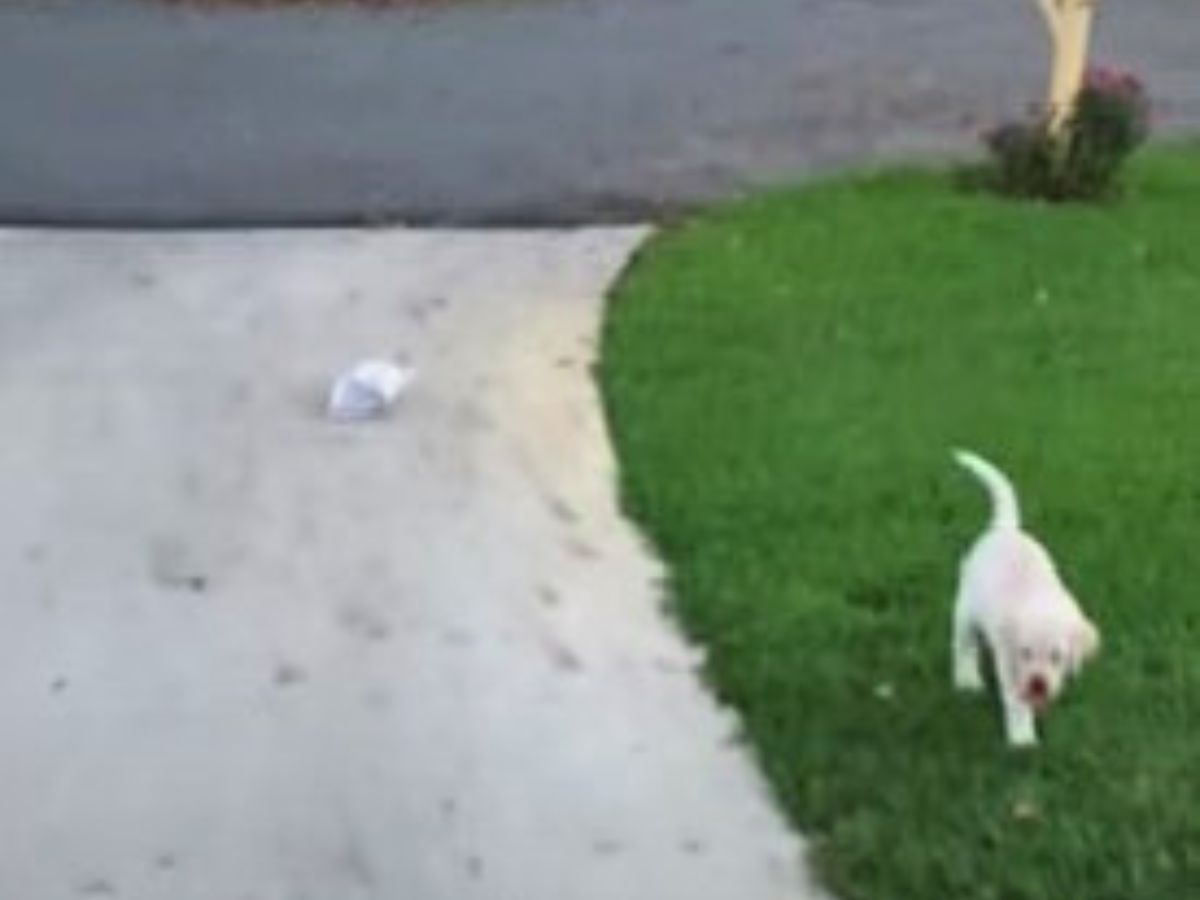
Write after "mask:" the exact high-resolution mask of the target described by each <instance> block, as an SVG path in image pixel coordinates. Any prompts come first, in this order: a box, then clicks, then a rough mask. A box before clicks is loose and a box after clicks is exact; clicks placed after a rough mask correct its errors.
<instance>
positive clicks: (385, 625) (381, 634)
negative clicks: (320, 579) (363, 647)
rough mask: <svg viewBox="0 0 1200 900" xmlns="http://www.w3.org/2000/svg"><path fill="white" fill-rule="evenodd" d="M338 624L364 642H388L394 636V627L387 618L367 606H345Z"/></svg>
mask: <svg viewBox="0 0 1200 900" xmlns="http://www.w3.org/2000/svg"><path fill="white" fill-rule="evenodd" d="M338 622H339V624H340V625H341V626H342V628H343V629H344V630H345V631H347V632H348V633H350V634H352V635H353V636H354V637H356V638H358V639H359V640H363V641H370V642H379V641H386V640H387V639H388V638H389V637H391V635H392V625H391V623H390V622H389V621H388V620H387V618H386V617H385V616H384V615H383V614H382V613H380V612H379V611H377V610H374V609H371V608H370V607H367V606H360V605H356V604H351V605H347V606H343V607H342V608H341V610H340V611H339V612H338Z"/></svg>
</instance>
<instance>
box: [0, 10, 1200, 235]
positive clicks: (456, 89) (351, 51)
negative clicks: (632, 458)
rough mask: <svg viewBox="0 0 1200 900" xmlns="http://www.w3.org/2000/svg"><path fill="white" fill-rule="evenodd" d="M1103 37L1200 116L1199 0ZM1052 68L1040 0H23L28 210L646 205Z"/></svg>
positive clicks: (518, 217) (6, 134) (7, 16)
mask: <svg viewBox="0 0 1200 900" xmlns="http://www.w3.org/2000/svg"><path fill="white" fill-rule="evenodd" d="M1098 41H1099V47H1098V54H1097V58H1099V59H1104V60H1112V61H1116V62H1123V63H1126V64H1129V65H1131V66H1134V67H1136V68H1137V69H1138V71H1140V72H1142V73H1144V74H1145V76H1146V77H1147V79H1148V82H1149V84H1150V86H1151V89H1152V90H1153V92H1154V94H1155V97H1156V98H1157V99H1158V101H1159V102H1160V107H1161V112H1162V118H1161V122H1162V125H1163V128H1164V129H1166V130H1168V131H1175V130H1179V129H1186V128H1195V127H1196V126H1197V125H1200V52H1197V49H1196V48H1197V47H1200V15H1197V14H1196V11H1195V0H1128V2H1119V0H1113V2H1105V3H1104V4H1103V8H1102V10H1101V15H1100V28H1099V35H1098ZM1046 64H1047V62H1046V52H1045V39H1044V36H1043V35H1042V33H1041V24H1040V22H1039V21H1038V17H1037V12H1036V8H1035V6H1034V4H1033V2H1032V0H528V2H504V0H498V2H493V0H488V2H482V3H474V2H471V3H463V4H458V5H454V4H452V5H451V6H450V7H449V8H443V9H442V10H440V11H425V12H419V13H413V12H411V11H408V12H404V11H400V12H397V11H392V12H386V13H383V12H370V11H365V12H364V11H363V10H362V9H344V8H343V9H324V10H321V9H316V10H314V9H306V10H290V11H286V10H278V9H275V10H269V11H260V12H256V13H246V12H245V11H244V10H243V11H237V10H234V11H230V10H225V11H220V12H218V11H213V10H211V9H206V10H199V11H198V10H197V9H195V8H191V9H187V8H185V9H182V10H181V9H179V8H178V7H168V6H167V5H166V4H165V3H158V2H155V0H3V2H0V122H2V123H3V131H2V133H0V221H7V222H10V223H11V222H66V223H70V224H78V223H80V222H90V223H97V224H98V223H105V224H112V223H119V224H130V223H140V224H180V223H185V224H214V223H215V224H224V225H229V224H246V223H257V224H262V223H271V224H291V223H295V222H317V223H349V222H359V221H371V220H375V219H381V218H382V219H399V220H402V221H405V222H407V223H410V224H415V223H424V222H439V223H446V222H450V223H474V224H477V223H491V222H503V223H509V224H511V223H518V222H547V221H549V222H563V221H572V222H580V221H583V222H595V221H611V220H621V221H630V220H643V219H645V218H646V217H647V216H649V215H651V214H652V213H654V212H656V211H657V210H659V209H661V208H668V209H669V208H674V207H678V206H680V205H687V204H690V203H694V202H697V201H702V200H705V199H708V198H711V197H714V196H720V195H724V194H727V193H729V192H731V191H735V190H737V189H739V188H740V187H741V186H743V185H747V184H759V183H762V182H769V181H774V180H777V179H780V178H785V177H793V176H794V175H795V174H796V173H797V172H806V171H812V170H814V169H821V168H826V167H829V166H834V165H838V166H840V165H845V164H847V163H854V162H858V161H862V160H865V159H878V158H885V157H896V156H909V155H928V154H938V153H945V152H958V151H962V150H970V149H972V148H974V147H975V144H976V142H975V133H976V131H977V130H978V128H979V126H980V124H981V123H982V122H988V121H993V120H994V119H995V118H997V117H1000V116H1005V115H1011V114H1012V113H1014V112H1019V111H1021V110H1022V109H1024V107H1025V105H1026V103H1027V102H1028V101H1029V100H1031V99H1036V98H1037V97H1038V96H1040V92H1041V84H1042V81H1043V77H1044V69H1045V66H1046Z"/></svg>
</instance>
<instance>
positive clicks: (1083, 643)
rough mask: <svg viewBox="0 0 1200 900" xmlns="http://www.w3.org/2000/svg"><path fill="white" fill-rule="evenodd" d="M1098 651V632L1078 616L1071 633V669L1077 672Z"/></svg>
mask: <svg viewBox="0 0 1200 900" xmlns="http://www.w3.org/2000/svg"><path fill="white" fill-rule="evenodd" d="M1099 650H1100V631H1099V629H1097V628H1096V626H1095V625H1093V624H1092V622H1091V620H1090V619H1088V618H1087V617H1085V616H1080V617H1079V621H1078V622H1077V623H1076V625H1075V630H1074V631H1072V632H1071V669H1072V671H1075V672H1078V671H1079V669H1080V668H1081V667H1082V666H1083V664H1084V663H1085V662H1087V661H1088V660H1089V659H1091V658H1092V657H1093V656H1095V655H1096V653H1097V652H1098V651H1099Z"/></svg>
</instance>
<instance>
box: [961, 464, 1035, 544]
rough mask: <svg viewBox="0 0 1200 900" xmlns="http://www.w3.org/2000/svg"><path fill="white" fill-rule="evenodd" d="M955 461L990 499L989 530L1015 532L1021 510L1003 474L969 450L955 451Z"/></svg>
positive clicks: (1019, 525) (1019, 521) (1010, 484)
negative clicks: (984, 488)
mask: <svg viewBox="0 0 1200 900" xmlns="http://www.w3.org/2000/svg"><path fill="white" fill-rule="evenodd" d="M954 459H955V461H956V462H957V463H958V464H959V465H960V466H962V467H963V468H964V469H966V470H967V471H968V472H970V473H971V474H972V475H974V476H975V477H976V478H978V479H979V480H980V481H982V482H983V486H984V487H986V488H987V492H988V493H989V494H990V495H991V497H992V521H991V523H990V524H989V526H988V527H989V528H993V529H1000V530H1007V531H1015V530H1016V529H1018V528H1020V527H1021V510H1020V508H1019V507H1018V506H1017V492H1016V491H1014V490H1013V486H1012V482H1011V481H1009V480H1008V478H1007V477H1006V476H1005V474H1004V473H1003V472H1001V471H1000V470H999V469H997V468H996V467H995V466H993V465H992V464H991V463H990V462H988V461H987V460H986V459H984V458H983V457H982V456H979V455H977V454H975V453H972V452H971V451H969V450H955V451H954Z"/></svg>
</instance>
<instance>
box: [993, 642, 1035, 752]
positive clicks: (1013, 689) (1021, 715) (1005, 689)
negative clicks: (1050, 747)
mask: <svg viewBox="0 0 1200 900" xmlns="http://www.w3.org/2000/svg"><path fill="white" fill-rule="evenodd" d="M996 680H997V681H998V682H999V686H1000V701H1001V704H1002V705H1003V707H1004V733H1005V736H1006V737H1007V738H1008V744H1009V746H1010V747H1035V746H1037V742H1038V738H1037V719H1036V717H1035V716H1034V713H1033V708H1032V707H1031V706H1030V705H1029V704H1028V703H1026V702H1025V701H1024V700H1022V699H1021V693H1020V691H1019V690H1018V689H1017V684H1016V680H1015V679H1014V678H1013V677H1012V673H1011V672H1009V667H1008V665H1007V663H1005V662H1004V661H1002V660H1000V659H998V660H997V662H996Z"/></svg>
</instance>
